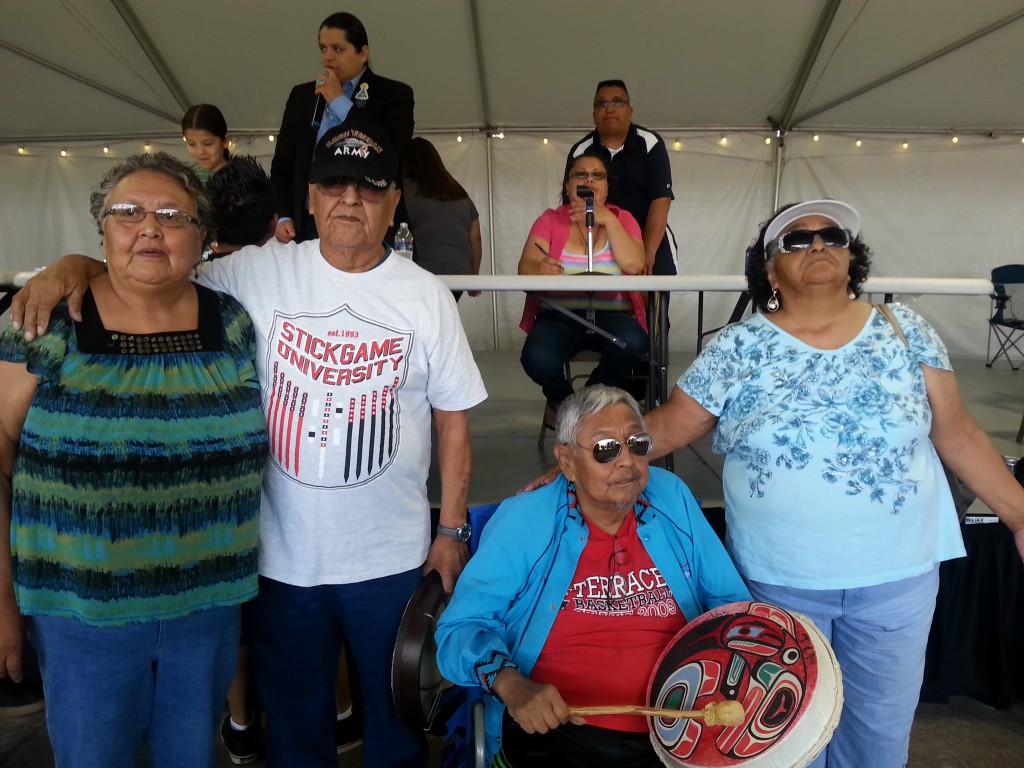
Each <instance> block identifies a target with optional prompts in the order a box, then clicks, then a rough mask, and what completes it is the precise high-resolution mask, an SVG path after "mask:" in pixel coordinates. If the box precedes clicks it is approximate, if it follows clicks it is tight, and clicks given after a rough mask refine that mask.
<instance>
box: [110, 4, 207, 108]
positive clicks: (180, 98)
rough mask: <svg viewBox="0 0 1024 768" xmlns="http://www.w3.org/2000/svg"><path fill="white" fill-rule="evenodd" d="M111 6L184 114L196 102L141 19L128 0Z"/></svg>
mask: <svg viewBox="0 0 1024 768" xmlns="http://www.w3.org/2000/svg"><path fill="white" fill-rule="evenodd" d="M110 4H111V5H113V6H114V10H116V11H117V12H118V14H119V15H120V16H121V20H122V21H123V22H124V23H125V26H127V27H128V30H129V31H130V32H131V33H132V35H133V36H134V37H135V41H136V42H137V43H138V44H139V47H140V48H142V52H143V53H145V54H146V58H148V59H149V63H150V64H152V65H153V68H154V69H155V70H156V71H157V74H159V75H160V79H161V80H163V81H164V85H165V86H167V90H169V91H170V92H171V95H172V96H173V97H174V100H175V101H177V102H178V106H179V107H181V110H182V112H184V111H185V110H187V109H188V108H189V107H191V106H192V104H194V103H195V102H193V101H192V99H191V98H189V96H188V94H187V93H185V89H184V88H183V87H182V85H181V83H180V82H179V81H178V78H177V77H175V76H174V72H173V71H172V70H171V67H170V66H169V65H168V64H167V60H166V59H164V57H163V56H162V55H161V54H160V51H159V50H157V47H156V43H154V42H153V38H152V37H150V36H149V32H147V31H146V27H145V26H144V25H143V24H142V22H141V21H139V17H138V16H136V15H135V11H133V10H132V7H131V6H130V5H129V4H128V2H127V0H110Z"/></svg>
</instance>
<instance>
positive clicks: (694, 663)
mask: <svg viewBox="0 0 1024 768" xmlns="http://www.w3.org/2000/svg"><path fill="white" fill-rule="evenodd" d="M647 699H648V703H649V704H650V706H652V707H659V708H665V709H701V708H703V707H704V706H705V705H707V704H709V703H710V702H714V701H722V700H723V699H733V700H736V701H739V702H740V703H741V704H742V705H743V709H744V712H745V717H744V720H743V722H742V723H741V724H740V725H736V726H722V725H711V726H709V725H706V724H705V723H704V722H703V721H702V720H700V719H693V720H672V719H664V718H659V717H652V718H651V719H650V720H649V721H648V722H649V723H650V729H651V741H652V742H653V743H654V747H655V750H656V751H657V753H658V756H659V757H660V758H661V760H662V762H663V763H665V765H668V766H691V767H692V768H728V766H743V768H801V767H802V766H806V765H807V764H808V763H810V762H811V761H812V760H813V759H814V757H815V756H816V755H817V754H818V753H819V752H820V751H821V750H822V748H824V746H825V745H826V744H827V743H828V741H829V739H830V738H831V736H832V731H834V730H835V727H836V724H837V723H838V722H839V714H840V711H841V710H842V704H843V690H842V679H841V675H840V672H839V665H838V663H837V662H836V659H835V655H834V654H833V653H832V648H831V647H830V646H829V644H828V642H827V641H826V640H825V637H824V636H823V635H822V634H821V632H820V631H818V628H817V627H815V626H814V624H813V623H812V622H811V621H810V619H808V618H806V617H804V616H801V615H799V614H796V613H790V612H789V611H785V610H783V609H782V608H778V607H776V606H774V605H768V604H766V603H758V602H741V603H730V604H728V605H723V606H720V607H718V608H715V609H713V610H711V611H708V612H707V613H704V614H702V615H700V616H698V617H697V618H696V619H694V620H693V621H691V622H690V623H689V624H687V625H686V626H685V627H683V629H682V630H680V632H679V634H677V635H676V636H675V638H674V639H673V640H672V642H671V643H670V644H669V645H668V647H667V648H666V649H665V651H664V652H663V653H662V655H661V658H660V659H659V660H658V664H657V666H656V667H655V668H654V671H653V672H652V673H651V680H650V683H649V685H648V689H647Z"/></svg>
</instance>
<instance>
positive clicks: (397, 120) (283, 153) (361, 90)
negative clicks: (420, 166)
mask: <svg viewBox="0 0 1024 768" xmlns="http://www.w3.org/2000/svg"><path fill="white" fill-rule="evenodd" d="M318 44H319V47H320V62H321V64H323V72H321V73H320V75H318V76H317V79H316V80H315V81H311V82H308V83H301V84H299V85H296V86H295V87H294V88H292V92H291V94H290V95H289V96H288V103H287V104H286V105H285V108H284V117H283V118H282V120H281V130H280V131H279V132H278V137H277V145H276V148H275V150H274V159H273V161H272V163H271V165H270V176H271V180H272V181H273V183H274V197H275V203H276V206H277V215H278V224H277V229H276V231H275V232H274V236H275V237H276V238H277V239H278V240H279V241H280V242H282V243H287V242H289V241H291V240H297V241H299V242H302V241H303V240H310V239H313V238H315V237H316V236H317V233H316V224H315V223H314V221H313V217H312V216H311V215H310V214H309V199H308V188H309V187H308V185H309V166H310V164H311V163H312V160H313V147H314V146H316V142H317V139H318V138H319V137H320V136H322V135H323V134H324V133H326V131H327V129H328V128H331V127H333V126H335V125H338V124H339V123H342V122H344V121H345V120H346V119H347V118H348V117H352V118H353V119H358V120H373V121H375V122H377V123H380V124H381V125H382V126H383V127H384V128H385V129H386V130H387V131H388V133H390V134H391V139H392V141H393V142H394V145H395V147H396V149H397V150H398V152H399V155H404V154H405V150H406V148H407V147H408V146H409V142H410V141H411V140H412V131H413V93H412V88H410V87H409V86H408V85H406V84H405V83H400V82H398V81H397V80H389V79H388V78H386V77H380V76H379V75H377V74H375V73H374V72H373V71H372V70H371V69H370V68H369V66H367V62H368V60H369V58H370V45H369V41H368V39H367V35H366V28H365V27H364V26H363V23H362V22H361V21H360V20H359V19H358V18H356V17H355V16H353V15H352V14H351V13H334V14H331V15H330V16H328V17H327V18H326V19H324V21H323V23H322V24H321V25H320V33H319V36H318Z"/></svg>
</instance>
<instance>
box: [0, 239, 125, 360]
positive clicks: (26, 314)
mask: <svg viewBox="0 0 1024 768" xmlns="http://www.w3.org/2000/svg"><path fill="white" fill-rule="evenodd" d="M105 270H106V266H105V265H104V264H103V262H101V261H97V260H96V259H90V258H89V257H88V256H83V255H81V254H69V255H67V256H63V257H61V258H60V259H58V260H57V261H55V262H54V263H53V264H52V265H51V266H50V267H48V268H47V269H45V270H44V271H42V272H40V273H39V274H38V275H36V276H35V277H33V278H32V279H31V280H29V281H28V282H27V283H26V284H25V287H24V288H22V289H21V290H20V291H18V292H17V293H16V294H15V295H14V299H13V301H12V302H11V325H12V326H13V327H14V329H15V330H24V331H25V341H32V339H34V338H36V336H42V335H43V334H44V333H46V329H47V328H48V327H49V325H50V313H51V312H53V308H54V307H56V306H57V305H58V304H60V302H61V299H64V298H66V299H67V300H68V313H69V314H70V315H71V317H72V318H73V319H75V320H78V321H79V322H80V321H81V320H82V297H83V296H84V295H85V289H86V288H88V287H89V278H91V277H93V276H94V275H98V274H100V273H102V272H103V271H105Z"/></svg>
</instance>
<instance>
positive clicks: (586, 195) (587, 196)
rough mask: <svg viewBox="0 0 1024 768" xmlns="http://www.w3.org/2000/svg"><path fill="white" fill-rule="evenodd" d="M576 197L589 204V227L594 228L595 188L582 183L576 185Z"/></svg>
mask: <svg viewBox="0 0 1024 768" xmlns="http://www.w3.org/2000/svg"><path fill="white" fill-rule="evenodd" d="M576 197H578V198H579V199H580V200H582V201H583V202H584V203H586V205H587V228H588V229H593V228H594V190H592V189H591V188H590V187H585V186H583V185H582V184H580V185H579V186H578V187H576Z"/></svg>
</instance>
